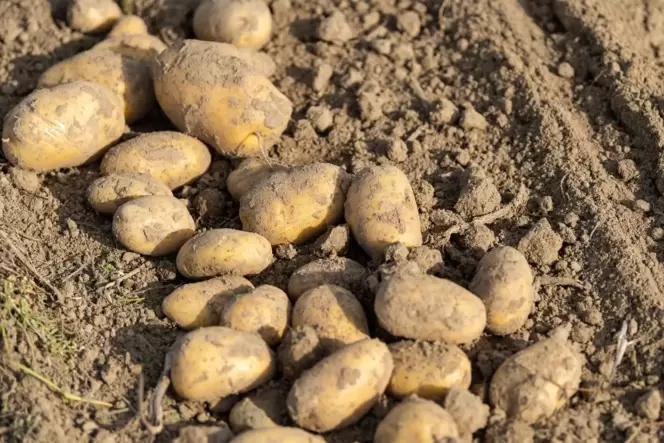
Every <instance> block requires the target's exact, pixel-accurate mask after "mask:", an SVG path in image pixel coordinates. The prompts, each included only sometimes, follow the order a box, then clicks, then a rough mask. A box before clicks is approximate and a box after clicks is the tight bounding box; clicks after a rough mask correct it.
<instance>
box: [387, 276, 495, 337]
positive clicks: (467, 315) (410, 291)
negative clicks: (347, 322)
mask: <svg viewBox="0 0 664 443" xmlns="http://www.w3.org/2000/svg"><path fill="white" fill-rule="evenodd" d="M374 309H375V311H376V316H377V317H378V321H379V322H380V324H381V326H382V327H383V328H385V329H386V330H387V331H388V332H389V333H390V334H392V335H395V336H397V337H406V338H411V339H414V340H431V341H441V342H444V343H450V344H465V343H470V342H472V341H473V340H475V339H477V338H478V337H479V336H480V335H482V331H484V327H485V326H486V308H485V307H484V304H483V303H482V300H480V299H479V298H478V297H476V296H474V295H473V294H472V293H470V292H469V291H468V290H466V289H464V288H462V287H461V286H459V285H457V284H456V283H453V282H451V281H449V280H445V279H443V278H438V277H434V276H432V275H426V274H417V273H412V272H406V271H405V270H403V271H396V272H395V274H394V275H393V276H392V277H390V278H389V279H388V280H386V281H384V282H383V283H381V285H380V286H379V287H378V292H377V293H376V300H375V302H374Z"/></svg>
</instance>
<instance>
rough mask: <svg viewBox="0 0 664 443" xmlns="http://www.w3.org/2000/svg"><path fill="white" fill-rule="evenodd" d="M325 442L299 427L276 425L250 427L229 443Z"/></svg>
mask: <svg viewBox="0 0 664 443" xmlns="http://www.w3.org/2000/svg"><path fill="white" fill-rule="evenodd" d="M276 442H284V443H325V439H324V438H323V437H320V436H318V435H314V434H310V433H308V432H307V431H303V430H302V429H299V428H289V427H285V426H278V427H276V428H263V429H252V430H251V431H247V432H243V433H242V434H240V435H238V436H237V437H235V438H234V439H233V440H231V441H230V443H276Z"/></svg>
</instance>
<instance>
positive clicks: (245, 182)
mask: <svg viewBox="0 0 664 443" xmlns="http://www.w3.org/2000/svg"><path fill="white" fill-rule="evenodd" d="M287 170H288V168H287V167H285V166H281V165H273V166H272V165H269V164H267V163H265V161H263V160H260V159H257V158H248V159H246V160H244V161H243V162H242V163H240V165H239V166H238V167H237V168H236V169H235V170H234V171H233V172H231V173H230V174H228V178H227V179H226V189H228V193H229V194H231V197H233V198H234V199H235V200H240V199H241V198H242V196H243V195H244V194H246V193H247V192H249V190H251V189H252V188H253V187H254V186H256V185H257V184H258V183H260V182H261V181H263V180H265V179H266V178H268V177H269V176H271V175H272V174H274V173H275V172H285V171H287Z"/></svg>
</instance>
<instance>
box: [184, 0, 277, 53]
mask: <svg viewBox="0 0 664 443" xmlns="http://www.w3.org/2000/svg"><path fill="white" fill-rule="evenodd" d="M193 27H194V33H195V34H196V37H197V38H198V39H199V40H210V41H216V42H223V43H231V44H233V45H234V46H237V47H238V48H253V49H259V48H261V47H262V46H264V45H265V44H266V43H267V42H268V41H269V40H270V34H272V14H270V8H269V7H268V6H267V4H266V3H265V2H264V1H263V0H203V2H202V3H201V4H200V5H199V6H198V8H197V9H196V12H195V13H194V21H193Z"/></svg>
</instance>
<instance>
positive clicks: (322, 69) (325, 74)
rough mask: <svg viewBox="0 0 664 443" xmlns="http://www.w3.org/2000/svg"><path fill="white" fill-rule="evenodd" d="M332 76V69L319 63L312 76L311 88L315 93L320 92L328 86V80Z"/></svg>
mask: <svg viewBox="0 0 664 443" xmlns="http://www.w3.org/2000/svg"><path fill="white" fill-rule="evenodd" d="M333 74H334V68H333V67H332V65H330V64H328V63H321V64H320V65H319V66H318V67H317V68H316V73H315V75H314V81H313V83H312V85H311V86H312V88H313V89H314V91H316V92H321V91H323V90H325V89H326V88H327V86H328V85H329V84H330V79H331V78H332V75H333Z"/></svg>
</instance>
